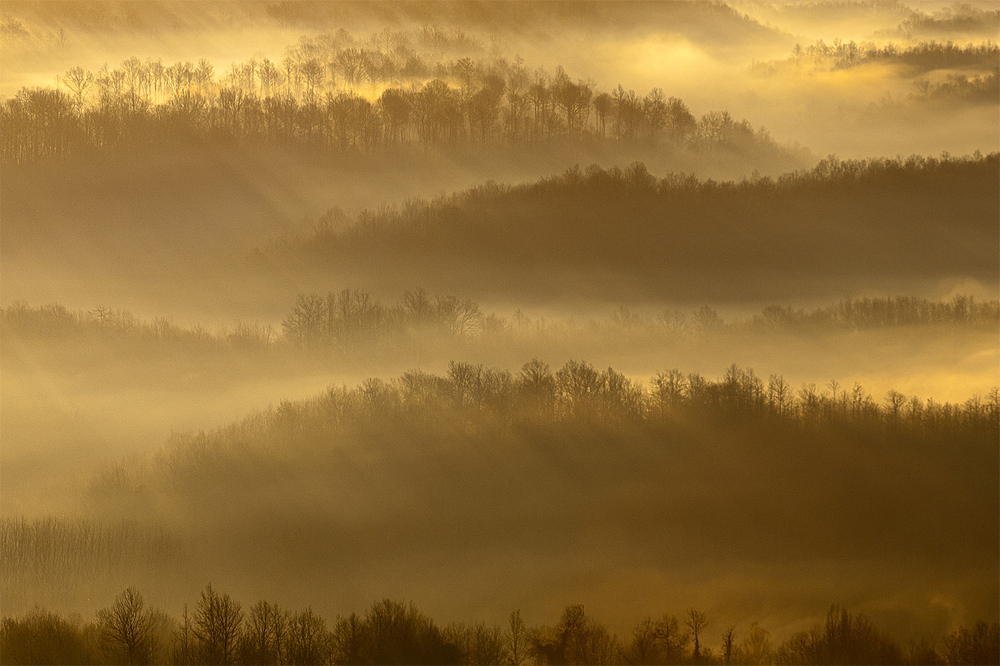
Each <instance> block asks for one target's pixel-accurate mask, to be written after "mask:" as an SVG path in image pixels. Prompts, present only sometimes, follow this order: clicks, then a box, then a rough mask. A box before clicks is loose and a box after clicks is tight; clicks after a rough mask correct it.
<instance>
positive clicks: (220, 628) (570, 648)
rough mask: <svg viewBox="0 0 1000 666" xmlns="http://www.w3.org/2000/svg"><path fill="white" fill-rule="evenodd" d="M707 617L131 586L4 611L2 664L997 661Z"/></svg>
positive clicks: (836, 616) (853, 621) (853, 633)
mask: <svg viewBox="0 0 1000 666" xmlns="http://www.w3.org/2000/svg"><path fill="white" fill-rule="evenodd" d="M709 626H710V623H709V618H708V615H707V614H706V613H704V612H702V611H699V610H696V609H690V610H688V612H687V613H686V614H685V615H684V616H683V617H682V618H680V619H678V617H677V616H675V615H671V614H664V615H663V617H662V618H661V619H659V620H653V619H652V618H648V617H647V618H645V619H643V620H642V621H640V622H639V623H638V624H637V625H636V626H635V628H634V629H633V630H632V632H631V635H630V636H627V637H626V638H625V639H624V640H622V639H620V638H619V637H618V636H616V635H615V634H614V633H612V632H611V631H609V630H608V629H607V627H606V626H604V625H602V624H600V623H598V622H596V621H595V620H594V619H593V618H592V617H590V616H588V615H587V613H586V611H585V609H584V606H583V605H582V604H575V605H570V606H567V607H566V608H565V610H564V611H563V612H562V615H561V617H560V619H559V622H558V623H557V624H556V625H555V626H538V627H529V626H527V625H526V624H525V622H524V620H523V619H522V618H521V613H520V611H514V612H512V613H511V614H510V615H509V618H508V621H507V623H506V626H504V627H501V626H499V625H492V626H491V625H488V624H486V623H478V624H471V625H470V624H464V623H453V624H451V625H449V626H447V627H444V628H441V627H438V626H437V625H436V624H435V622H434V621H433V620H432V619H431V618H429V617H427V616H426V615H424V614H423V613H421V612H420V611H419V610H417V608H416V606H414V605H413V604H412V603H409V604H406V603H400V602H397V601H391V600H389V599H384V600H382V601H379V602H376V603H375V604H373V605H372V607H371V608H370V609H369V610H368V611H367V613H365V614H364V615H358V614H356V613H351V614H350V615H349V616H347V617H338V618H337V619H336V621H335V623H334V626H333V627H332V628H327V624H326V620H325V619H324V618H323V617H321V616H320V615H318V614H316V613H315V612H314V611H313V610H312V609H311V608H309V609H306V610H304V611H300V612H289V611H286V610H284V609H282V608H281V607H280V606H279V605H278V604H276V603H272V602H268V601H258V602H257V603H255V604H254V605H253V606H251V607H249V608H247V609H246V610H244V608H243V606H242V604H240V603H239V602H237V601H235V600H233V599H232V598H231V597H230V596H229V595H228V594H222V593H219V592H217V591H216V590H214V589H213V587H212V585H211V584H209V585H208V586H206V587H205V589H204V590H203V591H202V592H201V596H200V599H199V600H198V603H197V605H196V606H195V609H194V611H193V613H190V614H189V613H188V611H187V609H186V607H185V610H184V613H183V616H182V619H181V620H180V621H177V620H175V619H174V618H171V617H170V616H168V615H167V614H166V613H164V612H163V611H160V610H157V609H154V608H151V607H149V606H148V605H146V603H145V601H144V600H143V597H142V595H141V594H140V592H139V591H138V590H137V589H136V588H134V587H129V588H126V589H125V590H124V591H122V592H121V594H119V595H118V596H117V597H116V598H115V600H114V602H113V603H112V604H111V605H110V606H108V607H105V608H102V609H100V610H98V611H97V617H96V622H95V623H93V624H87V625H84V626H83V627H80V626H79V625H74V624H72V623H70V622H68V621H67V620H65V619H63V618H61V617H60V616H58V615H56V614H54V613H47V612H45V611H39V610H36V611H35V612H34V613H29V614H28V615H26V616H24V617H22V618H10V617H8V618H5V619H4V620H3V625H2V630H0V631H2V636H3V642H4V651H3V653H2V655H0V663H5V664H6V663H18V664H35V663H39V664H41V663H62V664H78V663H107V664H465V665H473V664H477V665H478V664H510V665H511V666H520V665H521V664H528V663H533V664H551V665H556V664H773V663H776V664H862V663H863V664H996V663H998V658H1000V654H998V653H1000V627H998V625H997V624H996V623H994V624H992V625H990V624H987V623H985V622H979V623H977V624H976V625H975V627H974V628H972V629H971V630H970V629H967V628H966V627H964V626H963V627H960V628H959V629H957V630H956V631H954V632H952V633H951V634H950V635H948V636H947V637H945V639H944V640H943V641H942V643H941V644H940V646H935V645H933V644H930V643H927V642H924V643H922V644H921V645H919V646H918V645H916V644H911V645H910V646H909V648H908V649H903V648H902V647H900V645H899V644H898V643H897V642H896V641H894V640H893V639H892V638H890V637H889V636H887V635H886V634H885V633H884V632H883V631H881V630H880V629H878V627H876V626H875V625H874V624H873V623H872V622H871V621H870V620H869V619H867V618H866V617H865V616H864V615H863V614H852V613H850V612H848V611H847V610H846V609H843V608H839V607H837V606H834V607H832V608H831V609H830V611H829V613H828V614H827V617H826V621H825V623H823V624H817V625H815V626H814V627H813V628H812V629H811V630H808V631H802V632H799V633H796V634H794V635H793V636H792V637H791V638H789V639H788V640H787V641H785V642H784V643H781V644H778V645H776V644H775V642H774V640H773V639H772V637H771V634H770V632H769V631H767V630H766V629H764V628H763V627H761V626H760V625H759V624H758V623H756V622H754V623H751V624H750V626H749V627H748V628H747V629H745V630H742V631H740V632H738V631H737V627H736V626H735V625H730V626H728V627H726V628H725V630H724V631H723V632H722V635H721V646H719V647H717V648H715V649H713V648H712V647H708V646H706V645H705V643H706V642H707V640H706V639H707V637H708V635H709V634H708V627H709Z"/></svg>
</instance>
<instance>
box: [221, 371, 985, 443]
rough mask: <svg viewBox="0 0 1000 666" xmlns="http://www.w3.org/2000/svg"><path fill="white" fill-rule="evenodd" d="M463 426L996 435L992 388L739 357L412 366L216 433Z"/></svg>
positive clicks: (261, 437) (246, 437) (251, 437)
mask: <svg viewBox="0 0 1000 666" xmlns="http://www.w3.org/2000/svg"><path fill="white" fill-rule="evenodd" d="M449 421H450V422H455V423H468V424H470V427H474V428H485V429H487V430H490V429H492V430H495V431H496V432H502V431H505V430H507V429H511V428H513V429H516V428H518V427H520V426H521V425H525V424H528V423H534V424H538V423H541V424H546V423H550V424H554V423H561V422H563V423H564V422H571V423H572V422H585V423H591V424H595V425H607V426H608V427H617V426H620V425H625V424H630V425H633V426H637V427H645V428H649V429H651V430H653V431H656V430H657V429H659V428H661V427H663V426H669V424H673V423H699V424H714V425H721V424H731V423H754V422H756V423H759V424H762V427H767V428H777V429H783V428H799V429H803V430H805V431H807V432H823V431H829V432H839V433H851V434H852V436H854V437H857V438H860V439H862V440H867V439H872V438H874V439H883V438H889V439H906V440H925V441H949V438H951V440H954V441H958V439H960V438H961V439H963V440H964V439H969V440H970V441H975V442H981V441H988V440H989V439H990V438H991V437H993V438H995V437H997V436H998V432H1000V397H998V393H997V389H996V388H994V389H992V390H991V391H990V392H989V393H988V394H987V395H986V396H979V395H976V396H973V397H972V398H970V399H969V400H967V401H965V402H964V403H961V404H953V403H947V402H945V403H942V402H938V401H936V400H933V399H927V400H921V399H920V398H918V397H916V396H910V397H908V396H906V395H904V394H902V393H900V392H898V391H895V390H889V391H888V392H887V393H886V394H885V396H884V397H883V398H882V399H881V400H877V399H876V398H875V397H873V396H872V395H871V394H869V393H868V392H867V391H865V389H864V387H863V386H861V385H860V384H858V383H855V384H854V385H853V386H851V387H844V386H842V385H841V384H840V383H839V382H837V381H836V380H834V381H831V382H829V383H828V384H827V385H826V386H825V387H823V388H818V387H817V386H816V385H815V384H804V385H802V386H801V387H800V388H798V389H796V388H794V387H793V386H791V385H790V384H789V383H788V382H787V381H786V380H785V379H784V378H783V377H781V376H780V375H771V376H770V378H769V379H767V380H764V379H763V378H761V377H759V376H758V375H756V374H755V373H754V371H753V370H744V369H741V368H739V367H738V366H736V365H735V364H734V365H732V366H730V368H729V369H728V370H727V371H726V373H725V375H724V376H723V377H721V378H720V379H718V380H714V381H713V380H711V379H708V378H706V377H704V376H702V375H701V374H699V373H688V374H685V373H683V372H681V371H679V370H676V369H674V370H669V371H665V372H660V373H658V374H657V375H655V376H654V377H653V378H652V379H651V381H650V382H649V384H648V385H645V384H643V383H642V382H639V381H636V380H633V379H631V378H629V377H627V376H626V375H624V374H622V373H620V372H618V371H616V370H614V369H613V368H608V369H607V370H603V371H602V370H599V369H597V368H595V367H594V366H592V365H591V364H589V363H587V362H585V361H568V362H566V364H564V365H563V367H561V368H559V369H557V370H556V371H554V372H553V371H552V369H551V368H550V367H549V365H548V364H546V363H544V362H543V361H540V360H538V359H532V360H531V361H529V362H527V363H525V364H524V365H523V366H522V368H521V369H520V371H519V372H518V373H516V374H515V373H511V372H510V371H508V370H502V369H496V368H488V367H485V366H483V365H482V364H472V363H466V362H451V363H450V364H449V367H448V372H447V373H446V375H445V376H439V375H433V374H429V373H425V372H423V371H410V372H407V373H405V374H403V375H402V376H400V377H398V378H396V379H393V380H391V381H384V380H381V379H369V380H367V381H365V382H364V383H362V384H361V385H360V386H358V387H356V388H353V389H347V388H331V389H330V390H329V391H327V392H325V393H324V394H323V395H321V396H320V397H318V398H315V399H313V400H310V401H304V402H297V403H292V402H282V403H281V405H280V406H279V407H277V408H274V409H273V410H271V411H269V412H268V413H266V414H265V415H263V416H262V417H258V418H254V419H250V420H248V421H247V422H246V423H245V424H243V425H239V426H235V428H236V429H235V430H233V431H232V432H229V431H227V432H226V433H220V434H219V437H222V438H230V437H235V438H236V439H237V440H239V441H247V442H252V441H269V439H270V438H272V437H278V438H280V439H282V440H284V439H286V438H287V437H290V436H293V435H294V433H299V432H319V433H328V434H329V433H332V432H334V431H337V430H339V429H342V428H351V427H354V426H361V427H367V426H368V425H371V424H375V425H378V427H382V428H400V429H403V430H405V429H407V428H408V427H410V426H413V425H415V424H428V423H430V424H433V423H437V422H449Z"/></svg>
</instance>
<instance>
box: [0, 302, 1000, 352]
mask: <svg viewBox="0 0 1000 666" xmlns="http://www.w3.org/2000/svg"><path fill="white" fill-rule="evenodd" d="M998 324H1000V302H998V301H980V300H977V299H976V298H975V297H973V296H956V297H954V298H953V299H952V300H950V301H931V300H927V299H923V298H914V297H909V296H897V297H888V298H869V297H865V298H856V299H844V300H843V301H840V302H838V303H835V304H832V305H828V306H823V307H819V308H814V309H810V310H806V309H802V308H793V307H790V306H779V305H769V306H767V307H765V308H763V310H761V312H760V313H759V314H756V315H754V316H753V317H751V318H748V319H743V320H739V319H735V320H729V321H727V320H725V319H723V318H722V317H721V316H720V315H719V314H718V312H717V311H716V310H715V309H714V308H712V307H710V306H708V305H703V306H701V307H699V308H697V309H695V310H692V311H691V312H685V311H681V310H676V309H667V310H664V311H663V312H661V313H659V314H658V315H656V316H654V317H648V316H644V315H641V314H639V313H637V312H635V311H633V310H631V309H629V308H628V307H626V306H620V307H618V308H617V309H616V310H615V311H614V312H613V313H612V315H611V316H610V318H608V319H606V320H601V321H595V322H591V323H590V324H588V325H586V326H585V327H583V328H582V329H580V330H575V329H574V327H571V326H569V325H568V324H558V325H556V324H552V323H547V322H545V321H544V320H543V319H531V318H529V317H527V316H525V315H524V314H523V313H521V312H520V311H518V312H515V314H514V315H513V316H512V317H509V318H508V317H502V316H500V315H499V314H497V313H493V312H484V311H483V310H482V309H481V308H480V306H479V305H478V304H477V303H475V302H474V301H471V300H468V299H460V298H458V297H456V296H443V295H435V296H431V295H430V294H428V293H427V291H426V290H425V289H422V288H417V289H414V290H410V291H406V292H404V294H403V297H402V298H401V299H400V300H399V301H398V302H396V303H386V302H384V301H382V300H379V299H378V298H376V297H375V296H373V295H372V294H371V293H370V292H367V291H364V290H360V289H342V290H339V291H331V292H329V293H327V294H326V296H320V295H318V294H315V293H309V294H300V295H299V296H298V297H297V298H296V300H295V303H294V304H293V305H292V308H291V311H290V312H289V313H288V314H287V315H286V316H285V317H284V319H283V320H282V325H281V330H280V332H279V331H278V330H276V329H275V328H274V327H272V326H270V325H267V324H255V323H251V322H236V323H235V324H234V325H232V326H231V327H229V328H225V329H223V330H221V331H217V332H211V331H209V330H207V329H205V328H203V327H197V326H196V327H193V328H185V327H182V326H178V325H177V324H174V323H172V322H170V321H169V320H167V319H165V318H162V317H160V318H154V319H152V320H143V319H140V318H138V317H136V316H135V315H133V314H131V313H130V312H128V311H122V310H113V309H112V308H110V307H108V306H104V305H101V306H98V307H96V308H93V309H91V310H88V311H86V312H75V313H74V312H71V311H70V310H68V309H67V308H66V307H65V306H63V305H60V304H58V303H52V304H48V305H40V306H35V307H33V306H30V305H29V304H28V303H26V302H24V301H15V302H13V303H11V304H10V305H8V306H7V307H5V308H0V333H3V334H5V335H10V336H12V337H14V338H19V339H21V340H24V341H30V340H33V341H43V340H48V341H58V340H63V341H65V340H69V339H73V338H94V339H108V338H112V339H117V340H118V341H119V342H120V343H124V342H125V341H127V340H128V341H132V342H133V343H138V342H145V343H148V344H149V345H153V346H157V345H162V344H163V343H166V342H169V343H172V344H175V345H181V346H184V347H199V346H201V347H219V346H228V347H232V348H234V349H244V350H265V349H269V348H274V347H277V346H281V345H285V344H291V345H294V346H296V347H304V348H313V347H322V346H338V347H342V348H345V349H351V348H356V347H357V346H359V345H368V344H386V345H389V346H399V345H401V344H403V343H404V342H406V341H412V338H414V337H419V336H421V335H429V336H431V337H434V338H440V339H446V340H447V339H451V340H470V339H494V340H497V341H499V342H510V341H513V340H514V339H516V338H518V336H526V335H531V336H534V337H542V338H544V336H545V333H546V331H547V330H548V329H549V328H551V329H552V330H551V333H552V334H553V335H555V334H556V332H557V331H556V329H555V328H553V327H555V326H558V330H559V331H562V333H564V334H565V333H576V334H578V335H584V334H585V331H589V332H590V333H593V334H597V333H610V334H614V335H618V336H621V335H629V334H632V335H645V334H649V335H651V336H658V337H660V338H661V339H669V338H676V337H678V336H680V337H685V338H686V337H695V336H700V335H704V334H720V335H725V334H741V335H756V334H765V335H766V334H770V333H778V332H808V333H821V332H829V331H837V330H847V331H852V330H858V331H861V330H875V329H886V328H895V327H908V326H909V327H915V326H959V327H965V328H968V329H970V330H976V329H979V330H991V329H993V328H995V327H996V326H997V325H998Z"/></svg>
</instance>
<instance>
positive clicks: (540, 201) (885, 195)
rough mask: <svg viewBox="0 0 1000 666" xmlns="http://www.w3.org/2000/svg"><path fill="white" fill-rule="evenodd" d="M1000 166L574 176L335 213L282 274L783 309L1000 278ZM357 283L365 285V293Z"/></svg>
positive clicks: (914, 161)
mask: <svg viewBox="0 0 1000 666" xmlns="http://www.w3.org/2000/svg"><path fill="white" fill-rule="evenodd" d="M998 166H1000V155H998V154H996V153H994V154H990V155H988V156H982V155H977V156H975V157H969V158H963V159H955V158H951V157H947V156H944V157H942V158H940V159H938V158H921V157H916V156H914V157H911V158H909V159H905V160H903V159H887V160H885V159H883V160H867V161H840V160H837V159H836V158H834V157H831V158H829V159H826V160H824V161H822V162H821V163H820V164H818V165H817V166H816V167H815V168H814V169H812V170H811V171H808V172H798V173H794V174H789V175H786V176H783V177H781V178H778V179H776V180H775V179H771V178H760V177H757V178H754V179H751V180H744V181H742V182H721V183H720V182H715V181H713V180H707V181H700V180H698V179H696V178H694V177H690V176H687V177H686V176H683V175H676V174H672V175H669V176H667V177H665V178H662V179H659V178H656V177H654V176H653V175H651V174H650V173H648V172H647V171H646V169H645V167H644V166H643V165H641V164H634V165H633V166H632V167H630V168H628V169H626V170H624V171H623V170H620V169H610V170H604V169H601V168H598V167H591V168H588V169H586V170H581V169H579V168H573V169H570V170H569V171H567V172H566V173H565V174H563V175H561V176H557V177H553V178H548V179H544V180H542V181H539V182H536V183H532V184H525V185H518V186H508V185H498V184H493V183H490V184H486V185H484V186H481V187H477V188H474V189H471V190H468V191H465V192H461V193H458V194H455V195H452V196H449V197H442V198H439V199H436V200H434V201H416V202H410V203H408V204H406V205H404V206H402V207H398V208H392V209H380V210H378V211H369V212H364V213H362V214H359V215H357V216H356V217H354V218H347V217H346V216H344V215H342V214H340V213H338V212H337V211H332V212H331V213H330V214H328V215H327V216H325V217H324V218H322V219H320V220H319V222H318V223H317V225H316V228H315V230H314V231H313V232H312V233H311V234H309V235H307V237H304V238H293V239H290V240H287V241H285V242H284V243H281V244H278V245H276V246H274V247H272V248H271V249H270V250H268V251H267V253H266V254H267V255H268V257H267V258H268V261H269V262H271V265H272V266H283V267H286V268H288V269H303V270H320V271H329V272H331V273H334V274H337V275H338V276H344V275H348V276H351V275H357V276H361V275H367V276H370V275H373V274H378V275H380V276H381V279H383V280H384V281H385V284H384V285H383V286H395V283H396V282H397V281H398V282H399V283H400V284H399V286H400V287H401V288H403V289H405V288H407V285H406V284H405V283H404V282H402V280H403V278H404V276H405V280H409V281H411V283H412V280H413V276H414V275H417V276H420V279H421V282H422V283H423V284H424V285H426V286H428V288H433V289H435V290H453V291H454V290H455V289H456V288H457V287H458V282H457V281H461V284H464V285H466V286H467V287H469V288H471V287H473V286H474V288H475V289H476V290H477V292H478V293H491V291H492V290H494V289H496V288H497V285H499V284H503V285H504V288H505V289H506V290H507V293H511V292H513V293H515V294H518V295H521V296H531V295H544V294H551V293H555V292H559V291H561V290H564V289H565V288H567V285H569V284H570V282H572V285H573V290H574V291H575V292H576V293H577V294H580V295H583V296H590V297H597V298H617V296H616V295H617V294H620V293H628V292H629V291H631V293H634V294H639V295H645V296H656V297H664V298H680V299H700V300H715V301H720V300H725V299H728V298H746V297H753V296H754V295H755V294H756V295H757V297H758V298H760V297H765V298H771V299H783V298H790V297H795V296H802V295H819V294H824V295H825V296H827V297H829V296H830V295H833V294H841V293H844V291H851V290H871V289H883V290H886V291H892V290H894V288H895V290H899V289H901V288H902V287H903V285H907V286H908V287H911V288H912V285H913V280H917V281H918V282H920V283H922V284H923V286H924V287H927V286H930V285H936V284H938V283H939V281H941V280H947V279H954V278H962V279H974V280H977V281H979V282H980V283H982V284H983V285H987V286H989V287H991V288H992V287H994V286H995V285H996V281H997V274H998V270H1000V267H998V259H997V253H996V248H997V245H998V229H997V225H996V220H997V219H998V215H1000V204H998V177H1000V169H998ZM355 283H357V282H355Z"/></svg>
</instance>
